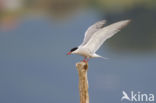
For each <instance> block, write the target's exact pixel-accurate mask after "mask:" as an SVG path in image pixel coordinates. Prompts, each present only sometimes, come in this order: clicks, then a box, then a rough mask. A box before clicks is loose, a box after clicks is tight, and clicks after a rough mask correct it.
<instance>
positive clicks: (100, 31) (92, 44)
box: [68, 20, 130, 61]
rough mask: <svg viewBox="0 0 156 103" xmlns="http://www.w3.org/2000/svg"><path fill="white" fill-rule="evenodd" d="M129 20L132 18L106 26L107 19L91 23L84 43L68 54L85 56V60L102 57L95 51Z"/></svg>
mask: <svg viewBox="0 0 156 103" xmlns="http://www.w3.org/2000/svg"><path fill="white" fill-rule="evenodd" d="M129 22H130V20H122V21H119V22H116V23H113V24H111V25H108V26H106V27H104V24H105V23H106V21H105V20H102V21H98V22H96V23H95V24H93V25H91V26H90V27H89V28H88V29H87V31H86V32H85V36H84V40H83V42H82V44H81V45H80V46H78V47H76V48H73V49H71V51H70V52H69V53H68V55H69V54H78V55H81V56H84V57H85V59H84V61H88V59H89V58H94V57H102V56H100V55H98V54H96V53H95V52H96V51H97V50H98V49H99V48H100V47H101V45H102V44H103V43H104V42H105V41H106V40H107V39H109V38H111V37H112V36H113V35H114V34H116V33H117V32H119V31H120V30H121V29H122V28H123V27H125V26H126V25H127V24H128V23H129ZM86 59H87V60H86Z"/></svg>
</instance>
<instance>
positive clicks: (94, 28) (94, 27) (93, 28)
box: [80, 20, 106, 46]
mask: <svg viewBox="0 0 156 103" xmlns="http://www.w3.org/2000/svg"><path fill="white" fill-rule="evenodd" d="M105 23H106V20H101V21H98V22H96V23H95V24H93V25H91V26H90V27H89V28H88V29H87V30H86V32H85V36H84V40H83V42H82V44H81V45H80V46H84V45H85V44H86V43H87V42H88V41H89V39H90V38H91V36H92V35H93V34H94V33H95V32H97V31H98V30H100V29H101V28H103V27H104V24H105Z"/></svg>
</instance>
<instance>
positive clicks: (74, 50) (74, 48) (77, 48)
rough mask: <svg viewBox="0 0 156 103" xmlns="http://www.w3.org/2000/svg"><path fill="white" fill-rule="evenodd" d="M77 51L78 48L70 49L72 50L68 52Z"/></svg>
mask: <svg viewBox="0 0 156 103" xmlns="http://www.w3.org/2000/svg"><path fill="white" fill-rule="evenodd" d="M77 49H78V47H75V48H72V49H71V50H70V52H73V51H75V50H77Z"/></svg>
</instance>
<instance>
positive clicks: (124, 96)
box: [121, 91, 130, 101]
mask: <svg viewBox="0 0 156 103" xmlns="http://www.w3.org/2000/svg"><path fill="white" fill-rule="evenodd" d="M122 94H123V96H122V98H121V101H122V100H124V99H127V100H129V101H130V98H129V97H128V95H127V93H126V92H125V91H122Z"/></svg>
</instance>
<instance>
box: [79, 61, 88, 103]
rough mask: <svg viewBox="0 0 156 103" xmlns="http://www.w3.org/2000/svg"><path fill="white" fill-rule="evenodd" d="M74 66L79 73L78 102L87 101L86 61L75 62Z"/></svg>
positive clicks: (84, 102) (86, 102) (85, 102)
mask: <svg viewBox="0 0 156 103" xmlns="http://www.w3.org/2000/svg"><path fill="white" fill-rule="evenodd" d="M76 68H77V70H78V74H79V93H80V103H89V94H88V78H87V70H88V63H86V62H78V63H76Z"/></svg>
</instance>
